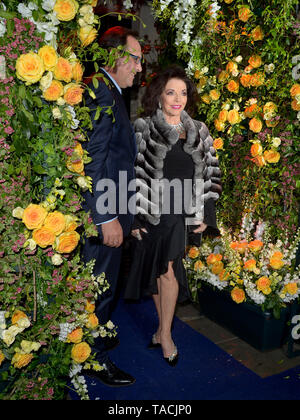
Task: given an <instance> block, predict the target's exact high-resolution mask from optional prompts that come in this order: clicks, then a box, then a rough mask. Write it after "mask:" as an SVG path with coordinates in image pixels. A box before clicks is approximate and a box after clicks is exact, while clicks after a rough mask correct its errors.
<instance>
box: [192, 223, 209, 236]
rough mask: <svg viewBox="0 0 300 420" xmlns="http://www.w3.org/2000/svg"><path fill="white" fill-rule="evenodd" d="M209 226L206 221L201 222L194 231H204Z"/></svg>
mask: <svg viewBox="0 0 300 420" xmlns="http://www.w3.org/2000/svg"><path fill="white" fill-rule="evenodd" d="M206 228H207V224H206V223H203V222H202V223H200V225H198V227H197V229H195V230H193V232H194V233H202V232H204V231H205V229H206Z"/></svg>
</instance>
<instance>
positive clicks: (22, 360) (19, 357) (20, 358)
mask: <svg viewBox="0 0 300 420" xmlns="http://www.w3.org/2000/svg"><path fill="white" fill-rule="evenodd" d="M32 359H33V354H21V353H15V354H14V356H13V358H12V361H11V363H12V365H13V366H14V367H15V368H16V369H22V367H25V366H27V365H28V364H29V363H30V362H31V360H32Z"/></svg>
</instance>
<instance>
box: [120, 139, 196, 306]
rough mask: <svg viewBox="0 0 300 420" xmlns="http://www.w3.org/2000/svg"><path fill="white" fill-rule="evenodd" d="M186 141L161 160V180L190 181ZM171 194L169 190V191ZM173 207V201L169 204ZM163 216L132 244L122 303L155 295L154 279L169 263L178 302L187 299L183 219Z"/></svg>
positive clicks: (192, 171)
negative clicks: (173, 275) (185, 150)
mask: <svg viewBox="0 0 300 420" xmlns="http://www.w3.org/2000/svg"><path fill="white" fill-rule="evenodd" d="M184 141H185V139H179V140H178V141H177V142H176V143H175V144H174V146H173V147H172V149H171V150H170V151H169V152H168V153H167V155H166V158H165V159H164V170H163V171H164V172H163V173H164V178H165V179H167V180H169V181H172V180H173V179H180V180H181V181H183V180H184V179H193V174H194V163H193V159H192V157H191V156H190V155H188V154H187V153H185V152H184V150H183V143H184ZM171 193H172V189H171ZM170 201H171V203H172V200H170ZM170 210H171V211H170V214H162V215H161V218H160V223H159V224H158V225H151V224H150V223H148V222H143V226H144V227H145V228H146V230H147V232H148V233H143V232H141V234H142V238H143V239H142V240H140V241H139V240H137V239H136V238H134V239H132V241H131V268H130V272H129V275H128V279H127V281H126V286H125V293H124V298H125V299H139V298H141V297H145V296H151V295H153V294H157V293H158V289H157V278H158V277H159V276H160V275H162V274H164V273H166V272H167V271H168V263H169V261H173V271H174V274H175V277H176V279H177V281H178V283H179V297H178V300H179V301H184V300H186V299H188V298H189V290H188V284H187V278H186V272H185V268H184V266H183V262H182V259H183V257H184V252H185V216H184V213H183V214H174V213H175V212H174V209H173V208H172V205H171V209H170Z"/></svg>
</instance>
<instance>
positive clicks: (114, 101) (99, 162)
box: [83, 75, 137, 236]
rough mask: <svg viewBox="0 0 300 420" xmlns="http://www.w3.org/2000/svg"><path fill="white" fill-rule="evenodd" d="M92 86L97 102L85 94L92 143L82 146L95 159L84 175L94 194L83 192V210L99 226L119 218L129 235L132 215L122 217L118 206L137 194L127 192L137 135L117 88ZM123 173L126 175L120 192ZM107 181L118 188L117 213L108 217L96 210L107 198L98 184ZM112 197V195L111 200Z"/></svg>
mask: <svg viewBox="0 0 300 420" xmlns="http://www.w3.org/2000/svg"><path fill="white" fill-rule="evenodd" d="M104 76H105V75H104ZM105 77H106V78H108V77H107V76H105ZM89 87H90V88H91V89H92V90H93V91H94V93H95V95H96V99H93V98H92V97H91V96H90V95H89V94H88V93H87V94H86V105H87V106H88V107H89V108H90V109H91V119H92V124H93V130H91V131H88V132H87V135H88V138H89V141H88V142H85V143H83V147H84V148H85V149H86V150H87V151H88V153H89V156H90V157H91V158H92V162H90V163H89V164H87V165H85V174H86V175H87V176H90V177H91V178H92V185H93V192H92V193H90V192H89V191H86V192H85V193H83V197H84V203H83V208H84V209H85V210H87V211H88V210H91V215H92V218H93V222H94V223H95V224H96V225H99V224H101V223H103V222H107V221H109V220H111V219H113V218H114V217H118V219H119V222H120V223H121V226H122V228H123V232H124V236H126V235H128V234H129V232H130V229H131V224H132V221H133V215H132V214H129V213H128V211H127V214H120V211H119V205H123V206H124V202H126V203H127V202H128V200H129V199H130V196H132V195H133V194H134V193H135V191H128V185H129V183H130V181H132V180H134V179H135V173H134V161H135V158H136V153H137V148H136V140H135V134H134V130H133V127H132V125H131V123H130V120H129V117H128V112H127V109H126V106H125V103H124V100H123V97H122V95H121V94H120V92H119V91H118V89H117V88H116V87H115V85H114V84H113V83H112V82H111V83H110V86H109V87H108V86H107V85H106V84H105V83H104V82H103V80H102V79H101V78H100V79H99V86H98V87H97V89H95V88H94V86H93V84H91V83H90V84H89ZM97 106H101V107H104V108H103V110H102V111H101V114H100V117H99V119H97V120H94V117H95V114H96V109H97ZM108 106H112V112H113V115H112V114H108V113H106V112H105V111H107V107H108ZM120 171H122V172H123V174H122V177H121V184H122V185H121V188H120V190H119V180H120V179H119V173H120ZM126 178H127V179H126ZM104 179H109V180H111V181H113V182H114V184H115V186H116V197H115V198H116V211H112V212H110V213H109V214H99V211H98V210H99V209H98V210H97V200H99V202H100V201H101V202H103V198H104V196H103V194H106V196H107V193H105V192H104V191H97V184H98V182H99V181H101V180H102V181H103V180H104ZM125 189H126V191H125ZM131 189H133V188H131ZM101 196H102V197H101ZM112 198H113V197H111V195H110V199H112ZM99 202H98V204H99ZM112 202H113V201H112Z"/></svg>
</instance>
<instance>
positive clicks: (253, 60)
mask: <svg viewBox="0 0 300 420" xmlns="http://www.w3.org/2000/svg"><path fill="white" fill-rule="evenodd" d="M248 63H249V64H250V66H252V67H253V68H255V69H256V68H258V67H260V66H261V65H262V60H261V57H260V56H259V55H252V56H251V57H250V58H249V60H248Z"/></svg>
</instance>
